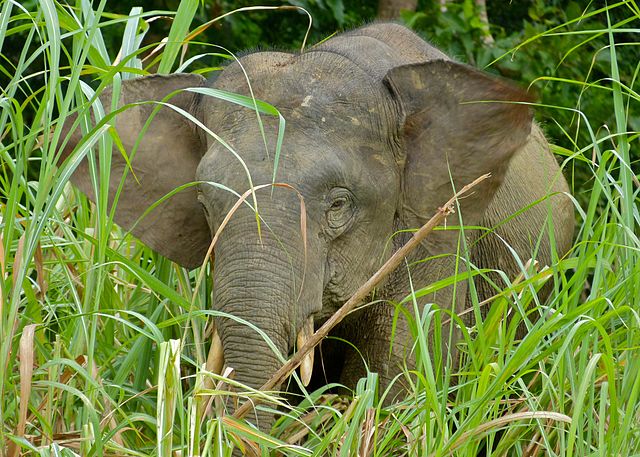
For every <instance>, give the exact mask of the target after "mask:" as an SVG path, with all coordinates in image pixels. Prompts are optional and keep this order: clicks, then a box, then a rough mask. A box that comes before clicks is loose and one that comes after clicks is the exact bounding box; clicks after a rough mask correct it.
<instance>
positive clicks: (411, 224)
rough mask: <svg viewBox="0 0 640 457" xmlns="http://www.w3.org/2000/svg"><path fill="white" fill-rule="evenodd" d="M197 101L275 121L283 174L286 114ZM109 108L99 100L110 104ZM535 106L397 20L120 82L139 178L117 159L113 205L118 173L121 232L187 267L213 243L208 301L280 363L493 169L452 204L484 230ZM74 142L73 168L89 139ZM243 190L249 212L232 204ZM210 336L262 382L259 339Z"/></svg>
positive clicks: (267, 368)
mask: <svg viewBox="0 0 640 457" xmlns="http://www.w3.org/2000/svg"><path fill="white" fill-rule="evenodd" d="M194 88H195V90H194ZM202 88H214V89H218V90H222V91H228V92H233V93H239V94H244V95H248V96H254V97H255V98H256V99H259V100H264V101H266V102H268V103H270V104H271V105H273V106H275V107H277V108H278V110H279V112H280V113H281V115H282V116H283V117H284V119H286V130H285V136H284V142H283V144H282V148H281V154H280V156H279V160H278V162H277V164H276V163H275V160H274V159H275V155H274V150H275V145H276V136H277V135H276V134H277V129H278V126H279V122H280V121H279V120H278V118H276V117H272V116H265V115H263V116H260V117H258V116H257V114H256V110H255V109H248V108H246V107H244V106H241V105H238V104H234V103H231V102H229V101H226V100H224V99H223V98H219V97H218V98H217V97H212V96H208V95H207V91H206V90H205V91H203V90H201V89H202ZM169 95H173V96H172V97H171V98H170V99H167V97H168V96H169ZM112 96H113V92H112V91H110V90H107V91H105V92H104V93H103V94H102V95H101V97H100V100H101V101H102V105H103V106H104V107H105V108H108V107H111V106H112V103H113V102H112ZM154 100H155V101H159V100H164V102H163V104H162V105H161V107H160V109H159V110H158V108H157V107H158V105H157V104H149V103H142V102H147V101H154ZM527 100H528V97H527V96H526V95H525V94H524V93H523V92H522V91H520V90H519V89H517V88H514V86H512V85H510V84H507V83H505V82H503V81H501V80H498V79H496V78H493V77H489V76H487V75H485V74H483V73H481V72H479V71H477V70H474V69H471V68H469V67H467V66H464V65H460V64H457V63H454V62H452V61H450V60H448V59H447V58H446V57H445V56H444V55H443V54H442V53H440V52H439V51H437V50H436V49H435V48H433V47H431V46H430V45H428V44H427V43H425V42H424V41H422V40H421V39H420V38H418V37H417V36H416V35H414V34H413V33H412V32H409V31H408V30H407V29H405V28H403V27H401V26H398V25H394V24H374V25H370V26H367V27H364V28H361V29H358V30H355V31H352V32H349V33H346V34H343V35H339V36H337V37H335V38H333V39H331V40H328V41H327V42H325V43H324V44H322V45H320V46H318V47H315V48H312V49H311V50H309V51H307V52H304V53H301V54H288V53H281V52H270V51H269V52H256V53H252V54H248V55H246V56H244V57H242V58H241V59H239V61H237V62H235V63H233V64H231V65H229V66H228V67H227V68H225V69H224V70H223V71H222V72H221V73H220V74H219V75H218V77H217V78H216V79H215V80H214V81H205V80H204V79H203V78H201V77H199V76H196V75H191V74H175V75H170V76H148V77H144V78H140V79H134V80H128V81H123V82H122V85H121V87H120V89H119V97H118V99H117V105H116V106H115V107H113V108H112V109H113V110H115V109H119V108H121V107H125V109H121V110H120V111H117V114H116V115H115V124H114V126H115V131H117V135H118V140H117V141H116V142H115V143H116V144H117V143H121V144H122V145H123V146H124V149H125V150H126V151H127V152H129V153H131V169H129V165H128V164H127V161H126V160H125V159H124V158H123V157H124V156H123V154H122V153H121V152H120V151H119V150H118V148H116V147H114V153H113V155H112V157H111V178H112V179H111V181H110V182H109V186H110V193H111V196H112V198H113V195H115V193H116V191H117V189H118V186H119V185H120V180H121V178H122V176H123V174H125V175H126V177H125V179H124V184H123V187H122V190H121V192H120V196H119V200H118V204H117V210H116V213H115V214H116V216H115V217H116V221H117V222H118V223H119V224H120V225H122V226H124V227H126V228H131V227H133V229H132V232H133V234H134V235H136V236H137V237H139V238H140V239H141V240H142V241H143V242H145V243H146V244H148V245H149V246H150V247H152V248H153V249H154V250H156V251H158V252H159V253H161V254H163V255H165V256H166V257H168V258H170V259H172V260H174V261H175V262H177V263H179V264H181V265H183V266H185V267H188V268H194V267H197V266H199V265H201V264H202V263H203V262H204V257H205V254H206V252H207V249H208V248H209V245H210V243H211V240H212V236H213V235H214V234H216V233H218V232H219V238H218V239H217V241H216V245H215V250H214V252H215V261H214V268H213V271H214V295H215V297H214V306H215V307H216V309H219V310H221V311H224V312H226V313H229V314H232V315H234V316H237V317H240V318H242V319H244V320H246V321H249V322H251V323H253V324H255V326H257V327H258V328H260V329H261V330H262V331H263V332H264V333H265V334H266V335H268V336H269V338H270V339H271V341H272V342H273V343H274V344H275V346H276V347H277V348H278V350H279V351H280V353H281V354H283V355H284V356H286V355H287V353H288V352H289V351H290V350H291V349H292V348H293V346H294V345H295V344H296V341H297V340H298V342H299V341H300V338H297V336H298V335H299V334H300V333H301V331H302V334H303V335H304V334H305V332H306V333H308V331H309V327H310V324H309V323H310V322H311V321H312V320H315V321H316V322H318V321H320V320H322V319H325V318H326V317H327V315H328V314H330V313H331V312H332V311H333V310H335V309H336V308H337V307H338V306H339V305H341V304H342V303H343V302H344V301H345V300H346V299H347V298H348V297H349V296H350V295H351V294H352V293H353V292H354V291H355V290H356V288H357V287H358V286H359V285H360V284H362V283H363V282H364V281H365V280H366V279H368V278H369V276H370V275H371V274H372V273H374V272H375V270H376V269H377V268H378V267H379V266H380V265H381V263H382V262H383V261H384V260H385V259H386V258H387V257H388V256H389V255H390V252H389V251H390V249H385V247H386V246H388V243H389V241H390V240H392V239H394V238H393V235H394V233H396V232H398V231H399V230H402V229H410V228H416V227H418V226H419V225H421V223H423V222H424V221H425V220H426V218H428V217H429V216H430V215H432V214H433V213H434V212H435V211H436V210H437V208H438V207H439V206H440V205H442V203H443V202H444V201H446V200H447V198H448V197H449V196H450V195H451V194H452V190H453V189H454V188H456V187H459V186H461V185H462V184H466V183H468V182H470V181H472V180H473V179H474V178H476V177H478V176H480V175H482V174H484V173H491V179H489V180H487V181H485V182H484V183H483V184H482V185H481V186H480V188H478V189H476V190H475V191H474V192H473V193H472V195H470V196H468V197H466V198H464V199H463V200H461V201H460V208H461V212H462V217H463V218H464V222H465V223H466V224H470V225H473V224H478V223H479V222H480V220H481V219H482V218H483V215H484V214H485V211H486V209H487V207H488V206H489V204H490V203H491V200H492V197H493V195H494V194H495V193H496V190H497V189H498V188H499V186H500V185H501V183H502V181H503V178H504V176H505V173H506V171H507V168H508V165H509V162H510V159H511V157H512V156H513V155H514V153H515V152H516V151H518V150H519V149H521V148H522V147H523V146H524V145H525V144H526V142H527V139H528V137H529V135H530V131H531V128H532V118H531V113H530V110H529V109H528V107H527V106H526V105H525V104H522V103H518V102H522V101H527ZM154 108H155V110H156V112H155V115H154V116H153V117H152V118H150V115H151V113H152V112H153V111H154ZM107 111H109V109H107ZM185 113H188V114H189V116H185ZM72 121H73V120H70V121H68V124H69V127H68V128H69V129H71V130H73V129H74V128H75V125H74V122H72ZM75 124H77V123H75ZM74 132H75V133H73V134H72V135H71V137H70V140H69V141H68V142H67V143H66V146H65V150H64V151H65V152H64V154H65V155H68V154H69V153H71V151H73V150H74V148H76V145H77V144H78V143H79V142H80V141H81V138H82V136H81V134H80V133H79V129H78V128H75V130H74ZM132 151H133V152H132ZM239 158H241V160H240V159H239ZM87 167H88V165H87V164H86V163H85V162H82V163H81V164H80V165H79V167H78V170H77V171H76V172H75V174H74V175H73V181H74V183H75V184H76V185H77V186H78V187H79V188H80V189H81V190H83V191H84V192H86V193H87V194H88V195H90V196H91V195H92V193H93V190H92V189H93V186H92V184H91V180H90V176H89V172H88V168H87ZM194 181H197V182H198V183H199V184H198V185H197V187H196V186H190V187H186V188H185V189H183V190H181V191H180V192H177V193H176V194H175V195H173V196H171V197H170V198H167V199H165V200H163V201H162V203H160V204H159V205H157V207H156V208H155V209H153V211H151V212H150V213H149V214H148V215H146V216H145V217H144V218H143V219H142V220H140V221H139V223H137V225H135V226H134V223H135V222H136V221H138V219H139V218H140V216H141V215H142V214H143V213H144V212H145V210H147V208H149V207H150V206H151V205H152V204H154V203H156V202H157V201H158V200H160V199H161V198H162V197H164V196H165V195H167V194H169V193H170V192H172V191H173V190H175V189H176V188H178V187H179V186H182V185H184V184H185V183H190V182H194ZM273 182H278V183H286V184H287V186H276V187H273V186H270V185H269V184H271V183H273ZM264 184H267V185H268V186H266V187H264V188H260V189H258V190H255V189H257V188H258V187H260V185H264ZM252 187H253V188H254V194H255V200H254V197H253V196H250V197H249V198H246V200H245V203H242V204H240V205H236V203H237V202H238V196H239V195H242V194H244V193H245V192H246V191H248V190H249V189H251V188H252ZM230 190H232V191H233V192H230ZM301 202H303V203H302V204H301ZM255 203H257V208H256V207H255V206H254V204H255ZM234 206H236V207H235V208H234ZM232 209H233V214H232V215H231V216H230V217H228V218H227V219H228V220H226V221H225V220H224V219H225V217H226V216H227V215H229V214H230V212H231V211H232ZM256 214H258V217H259V220H260V224H258V223H257V218H256ZM223 221H224V224H223ZM301 221H304V223H301ZM223 225H224V227H223ZM259 226H260V229H259V228H258V227H259ZM456 240H457V234H455V233H451V232H448V231H442V232H438V233H437V234H434V236H433V237H431V238H430V240H429V241H428V242H427V243H425V244H424V246H423V252H421V253H420V255H421V256H423V257H429V256H436V255H438V254H442V253H448V252H452V251H453V252H455V243H456ZM397 243H398V242H394V241H392V242H391V246H392V248H393V247H394V246H395V247H397ZM434 262H436V263H434V264H433V265H436V266H437V268H436V267H433V268H432V267H430V264H429V263H428V262H427V263H425V264H424V267H422V266H421V267H420V268H421V269H420V271H419V272H418V273H417V275H418V276H419V277H420V279H421V280H422V281H426V282H428V281H433V280H436V279H439V278H440V277H442V276H443V275H448V274H450V272H447V271H443V265H444V264H442V263H440V264H437V261H434ZM394 281H395V282H394ZM398 281H401V280H400V279H397V280H394V279H393V278H392V279H391V280H390V284H389V287H387V288H386V289H385V290H387V291H388V292H387V295H389V297H388V298H399V297H401V296H403V295H404V294H406V292H407V286H406V284H401V282H398ZM366 325H369V324H366ZM371 325H372V326H373V325H374V324H371ZM216 327H217V329H218V332H219V335H220V338H221V341H222V347H223V350H224V359H225V362H226V364H227V365H229V366H231V367H233V368H234V369H235V370H236V379H238V380H240V381H242V382H244V383H246V384H248V385H251V386H254V387H257V386H260V385H261V384H262V383H263V382H265V381H266V380H267V379H268V378H269V377H270V375H271V374H272V373H273V372H274V371H275V370H276V369H277V368H278V367H279V365H280V360H279V359H278V357H277V355H275V354H274V353H273V351H272V349H271V348H270V347H269V345H267V344H266V343H265V341H264V338H263V337H262V336H261V335H260V334H259V333H257V332H255V331H254V330H252V329H251V328H249V327H247V326H246V325H243V324H242V323H239V321H236V320H232V319H219V320H218V322H216ZM305 329H306V330H305ZM387 350H388V348H387ZM383 351H384V350H383Z"/></svg>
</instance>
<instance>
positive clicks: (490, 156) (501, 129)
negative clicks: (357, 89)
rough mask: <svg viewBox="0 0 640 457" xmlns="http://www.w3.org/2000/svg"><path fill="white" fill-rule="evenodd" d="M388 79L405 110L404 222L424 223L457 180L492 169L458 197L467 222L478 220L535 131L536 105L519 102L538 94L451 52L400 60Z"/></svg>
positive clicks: (458, 185) (459, 183)
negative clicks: (426, 59) (433, 58)
mask: <svg viewBox="0 0 640 457" xmlns="http://www.w3.org/2000/svg"><path fill="white" fill-rule="evenodd" d="M384 82H385V84H386V85H387V87H389V89H390V90H391V92H392V94H393V95H394V96H395V97H396V98H397V99H398V100H399V103H400V105H401V107H402V111H403V112H404V122H403V125H402V127H401V137H402V140H403V142H404V146H405V154H406V156H405V157H403V159H404V160H405V164H404V174H403V202H402V208H401V211H402V217H403V218H404V219H405V222H406V223H407V224H412V225H413V226H419V225H421V224H422V223H424V221H425V220H426V218H428V217H430V216H432V215H433V214H434V213H435V211H436V210H437V209H438V207H439V206H441V205H442V204H443V203H444V202H445V201H446V200H447V199H448V198H449V197H450V196H451V195H452V194H453V186H455V188H456V189H460V188H461V187H462V186H463V185H465V184H468V183H469V182H471V181H473V180H474V179H475V178H477V177H479V176H480V175H483V174H485V173H491V178H490V179H488V180H485V181H484V182H482V183H481V184H480V185H478V186H477V187H475V188H474V189H473V191H472V194H471V195H468V196H465V197H463V198H461V199H460V202H459V203H460V207H461V210H462V216H463V218H464V222H465V224H466V225H471V224H477V223H479V222H480V219H481V218H482V215H483V214H484V211H485V210H486V208H487V206H488V205H489V203H490V202H491V199H492V197H493V195H494V194H495V192H496V190H497V188H498V187H499V186H500V184H501V183H502V180H503V177H504V174H505V172H506V170H507V167H508V164H509V160H510V159H511V156H512V155H513V154H514V152H516V151H517V150H518V149H519V148H520V147H521V146H523V145H524V144H525V142H526V141H527V137H528V135H529V133H530V131H531V124H532V117H531V111H530V109H529V108H528V106H527V105H524V104H518V103H514V102H528V101H531V99H530V98H529V97H528V96H527V94H526V93H524V92H523V91H521V90H520V89H518V88H516V87H513V86H512V85H510V84H508V83H505V82H504V81H501V80H499V79H496V78H492V77H490V76H487V75H485V74H483V73H481V72H479V71H477V70H475V69H472V68H470V67H467V66H464V65H460V64H456V63H454V62H450V61H445V60H437V61H431V62H424V63H418V64H410V65H404V66H399V67H395V68H393V69H391V70H389V72H388V73H387V75H386V76H385V79H384ZM452 183H453V185H452Z"/></svg>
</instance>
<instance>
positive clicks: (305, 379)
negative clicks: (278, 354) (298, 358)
mask: <svg viewBox="0 0 640 457" xmlns="http://www.w3.org/2000/svg"><path fill="white" fill-rule="evenodd" d="M311 335H313V317H309V318H307V320H306V321H305V322H304V324H302V328H301V329H300V332H298V338H297V341H296V343H297V345H298V349H300V348H301V347H302V346H304V344H305V343H306V342H307V341H308V340H309V338H311ZM313 352H314V351H313V350H311V351H310V352H309V353H308V354H307V355H305V356H304V358H303V359H302V362H301V363H300V379H301V381H302V384H303V385H304V386H305V387H306V386H308V385H309V382H310V381H311V374H312V373H313Z"/></svg>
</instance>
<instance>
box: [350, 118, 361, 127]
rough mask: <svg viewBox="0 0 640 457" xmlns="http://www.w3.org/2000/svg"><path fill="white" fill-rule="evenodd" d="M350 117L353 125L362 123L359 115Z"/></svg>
mask: <svg viewBox="0 0 640 457" xmlns="http://www.w3.org/2000/svg"><path fill="white" fill-rule="evenodd" d="M350 119H351V123H352V124H353V125H360V119H358V118H357V117H352V118H350Z"/></svg>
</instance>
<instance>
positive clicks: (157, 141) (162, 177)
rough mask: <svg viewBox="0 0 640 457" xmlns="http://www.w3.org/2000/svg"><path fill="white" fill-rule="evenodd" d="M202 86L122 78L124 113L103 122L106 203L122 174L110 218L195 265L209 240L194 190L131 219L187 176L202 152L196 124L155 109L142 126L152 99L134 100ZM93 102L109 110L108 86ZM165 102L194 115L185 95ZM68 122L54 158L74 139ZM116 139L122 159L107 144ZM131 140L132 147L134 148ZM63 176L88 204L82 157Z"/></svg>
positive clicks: (183, 78) (76, 131)
mask: <svg viewBox="0 0 640 457" xmlns="http://www.w3.org/2000/svg"><path fill="white" fill-rule="evenodd" d="M202 85H204V78H202V77H201V76H198V75H191V74H176V75H170V76H159V75H153V76H147V77H143V78H139V79H132V80H127V81H123V82H122V85H121V89H120V94H119V99H118V101H117V104H116V109H120V108H123V107H124V110H123V111H121V112H119V113H118V114H116V116H115V118H113V119H111V121H110V123H111V124H112V125H113V126H114V127H115V132H117V136H116V135H115V133H113V132H112V133H111V134H112V135H113V136H114V141H113V144H114V147H113V150H112V154H111V167H110V170H111V171H110V181H109V183H108V186H109V207H111V205H112V204H113V201H114V197H115V194H116V192H117V189H118V187H119V185H120V182H121V180H122V176H123V175H124V173H125V171H126V173H127V175H126V178H125V180H124V185H123V188H122V191H121V193H120V195H119V198H118V201H117V205H116V212H115V221H116V222H117V223H118V224H119V225H120V226H122V227H124V228H126V229H128V230H129V229H132V233H133V234H134V235H135V236H136V237H137V238H139V239H140V240H142V241H143V242H144V243H145V244H147V245H148V246H149V247H151V248H152V249H154V250H155V251H157V252H159V253H160V254H162V255H164V256H166V257H168V258H169V259H171V260H173V261H175V262H177V263H179V264H181V265H183V266H185V267H189V268H195V267H197V266H198V265H200V264H201V263H202V261H203V260H204V257H205V255H206V251H207V248H208V246H209V242H210V240H211V234H210V232H209V228H208V226H207V221H206V218H205V215H204V212H203V210H202V208H201V206H200V204H199V203H198V200H197V191H196V188H195V187H188V188H186V189H184V190H181V191H179V192H177V193H176V194H174V195H173V196H171V197H169V198H168V199H166V200H164V201H163V202H162V203H160V204H159V205H158V206H157V207H155V208H154V209H153V210H152V211H151V212H149V213H148V214H147V215H146V216H145V217H144V218H142V219H140V220H139V218H140V217H141V216H142V215H143V214H144V213H145V211H146V210H147V209H149V207H150V206H152V205H153V204H155V203H156V202H158V200H160V199H162V198H163V197H164V196H166V195H167V194H168V193H170V192H171V191H173V190H175V189H176V188H177V187H179V186H181V185H183V184H186V183H189V182H192V181H194V180H195V172H196V167H197V166H198V163H199V162H200V159H201V158H202V156H203V154H204V152H205V145H204V142H203V139H201V136H200V135H199V132H198V131H197V130H196V126H195V125H193V123H192V122H190V121H189V120H188V119H187V118H186V117H185V116H184V115H182V114H180V113H178V112H176V111H175V110H174V109H172V108H169V107H167V106H162V108H161V109H160V110H159V111H157V112H156V113H155V116H154V117H153V119H152V120H151V122H150V123H148V122H147V121H148V120H149V118H150V117H151V115H152V112H153V111H154V109H156V108H157V107H158V104H156V103H140V102H147V101H160V100H162V99H164V98H165V97H166V96H168V95H169V94H171V93H173V92H175V91H177V90H180V89H184V88H188V87H198V86H202ZM100 100H101V102H102V105H103V107H104V109H105V111H106V112H109V111H110V110H111V109H110V108H111V106H112V90H111V88H109V89H106V90H105V91H104V92H103V93H102V94H101V95H100ZM137 103H140V104H137ZM166 103H168V104H171V105H173V106H176V107H178V108H181V109H182V110H185V111H187V112H189V113H191V114H192V115H194V116H196V114H197V113H196V110H197V99H196V95H195V94H194V93H192V92H186V91H184V92H179V93H178V94H176V95H175V96H173V97H171V98H170V99H169V100H168V101H167V102H166ZM196 117H197V116H196ZM75 121H76V116H71V117H69V118H68V119H67V120H66V121H65V125H64V126H63V135H64V136H65V137H67V138H68V140H67V142H66V144H65V145H64V147H63V150H62V155H61V159H60V160H64V159H65V158H66V157H67V156H69V154H71V153H72V152H73V150H74V149H75V147H76V146H77V145H78V143H79V142H80V141H81V139H82V132H81V130H80V127H79V126H78V124H79V123H77V122H75ZM74 124H75V125H74ZM145 126H146V129H145ZM118 142H121V144H122V146H123V147H124V150H125V152H126V155H127V156H128V159H125V156H124V155H123V154H122V152H121V151H120V150H119V149H118V148H117V147H116V146H115V145H116V144H118ZM136 144H137V148H134V146H136ZM134 149H135V151H134ZM127 160H129V163H130V165H131V168H130V169H129V164H127ZM71 181H72V182H73V183H74V184H75V185H76V186H77V187H78V188H80V190H81V191H82V192H84V193H85V194H86V195H87V196H88V197H89V198H90V199H91V200H93V201H95V194H94V188H93V184H92V179H91V176H90V172H89V163H88V160H87V159H86V158H85V159H83V160H82V162H81V163H80V164H79V165H78V167H77V169H76V171H75V172H74V174H73V175H72V177H71ZM98 185H103V184H102V183H99V184H98ZM136 222H137V224H136Z"/></svg>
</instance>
